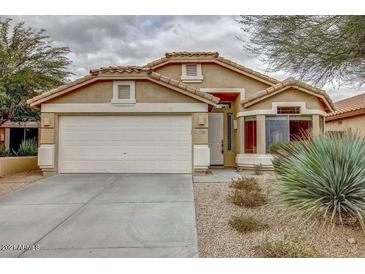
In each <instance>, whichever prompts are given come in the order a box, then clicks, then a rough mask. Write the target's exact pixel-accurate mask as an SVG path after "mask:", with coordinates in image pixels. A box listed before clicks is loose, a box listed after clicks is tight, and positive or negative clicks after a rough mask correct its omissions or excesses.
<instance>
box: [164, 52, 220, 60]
mask: <svg viewBox="0 0 365 274" xmlns="http://www.w3.org/2000/svg"><path fill="white" fill-rule="evenodd" d="M165 56H166V58H170V57H194V56H213V57H215V58H217V57H218V56H219V53H218V52H217V51H173V52H166V53H165Z"/></svg>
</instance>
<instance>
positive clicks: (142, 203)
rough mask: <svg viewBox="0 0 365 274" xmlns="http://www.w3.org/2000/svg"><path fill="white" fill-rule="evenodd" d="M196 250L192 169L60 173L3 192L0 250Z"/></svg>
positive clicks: (105, 253)
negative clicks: (183, 171)
mask: <svg viewBox="0 0 365 274" xmlns="http://www.w3.org/2000/svg"><path fill="white" fill-rule="evenodd" d="M24 249H29V250H24ZM197 252H198V251H197V234H196V222H195V208H194V196H193V186H192V177H191V175H182V174H181V175H180V174H82V175H81V174H76V175H75V174H73V175H71V174H67V175H56V176H53V177H49V178H46V179H42V180H40V181H38V182H36V183H33V184H32V185H30V186H28V187H27V188H25V189H21V190H18V191H15V192H12V193H9V194H8V195H5V196H1V197H0V257H195V256H197Z"/></svg>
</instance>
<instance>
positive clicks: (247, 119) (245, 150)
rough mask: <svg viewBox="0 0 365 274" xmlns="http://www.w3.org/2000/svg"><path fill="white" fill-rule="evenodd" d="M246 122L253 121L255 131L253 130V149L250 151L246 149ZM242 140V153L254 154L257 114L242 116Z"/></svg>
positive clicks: (255, 150) (255, 151)
mask: <svg viewBox="0 0 365 274" xmlns="http://www.w3.org/2000/svg"><path fill="white" fill-rule="evenodd" d="M247 122H254V128H255V132H254V137H253V139H254V143H253V149H252V151H248V148H247V141H248V134H249V133H248V131H247V128H246V123H247ZM243 123H244V126H243V127H244V134H243V135H244V140H243V146H244V153H245V154H256V153H257V116H246V117H245V118H244V121H243Z"/></svg>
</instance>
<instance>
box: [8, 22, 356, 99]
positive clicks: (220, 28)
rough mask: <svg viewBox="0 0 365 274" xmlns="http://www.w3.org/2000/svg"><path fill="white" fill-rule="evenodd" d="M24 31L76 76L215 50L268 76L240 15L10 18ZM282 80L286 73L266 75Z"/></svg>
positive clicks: (340, 92)
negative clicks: (48, 42)
mask: <svg viewBox="0 0 365 274" xmlns="http://www.w3.org/2000/svg"><path fill="white" fill-rule="evenodd" d="M11 17H12V18H13V19H14V20H15V21H24V22H25V23H26V24H27V26H30V27H33V28H43V29H46V30H47V34H48V35H49V36H50V37H51V38H52V39H53V40H54V41H55V42H56V43H57V44H58V45H63V46H68V47H69V48H70V49H71V51H72V53H71V54H70V56H69V57H70V59H71V60H72V65H71V67H70V70H71V71H72V72H73V73H75V75H76V77H79V76H83V75H85V74H87V73H88V72H89V70H90V69H92V68H98V67H100V66H109V65H143V64H146V63H148V62H150V61H152V60H154V59H158V58H161V57H163V56H164V54H165V52H169V51H184V50H185V51H218V52H219V53H220V55H221V56H223V57H225V58H228V59H232V60H233V61H235V62H238V63H240V64H242V65H245V66H247V67H250V68H252V69H256V70H258V71H260V72H263V73H267V68H266V66H265V65H264V64H262V63H261V62H260V61H259V60H258V59H257V58H256V57H255V58H254V57H252V56H249V54H248V53H247V52H245V51H244V50H243V48H242V42H241V41H239V40H238V39H237V38H236V37H237V36H241V35H242V31H241V30H240V26H239V24H238V23H237V22H236V21H235V19H237V18H238V16H11ZM267 74H269V75H270V76H272V77H274V78H277V79H279V80H283V79H285V78H286V77H288V76H289V74H287V73H285V72H278V73H267ZM327 90H328V93H329V94H330V96H331V97H332V99H333V100H338V99H340V98H344V97H348V96H352V95H354V94H358V93H359V92H360V91H359V90H358V89H355V88H350V89H349V88H341V89H333V88H331V87H327Z"/></svg>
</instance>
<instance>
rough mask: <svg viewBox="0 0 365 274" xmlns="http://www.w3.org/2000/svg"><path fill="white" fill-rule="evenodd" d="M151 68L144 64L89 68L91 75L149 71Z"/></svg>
mask: <svg viewBox="0 0 365 274" xmlns="http://www.w3.org/2000/svg"><path fill="white" fill-rule="evenodd" d="M150 70H151V69H150V68H149V67H146V66H109V67H101V68H98V69H92V70H90V74H91V75H98V74H100V73H140V72H149V71H150Z"/></svg>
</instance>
